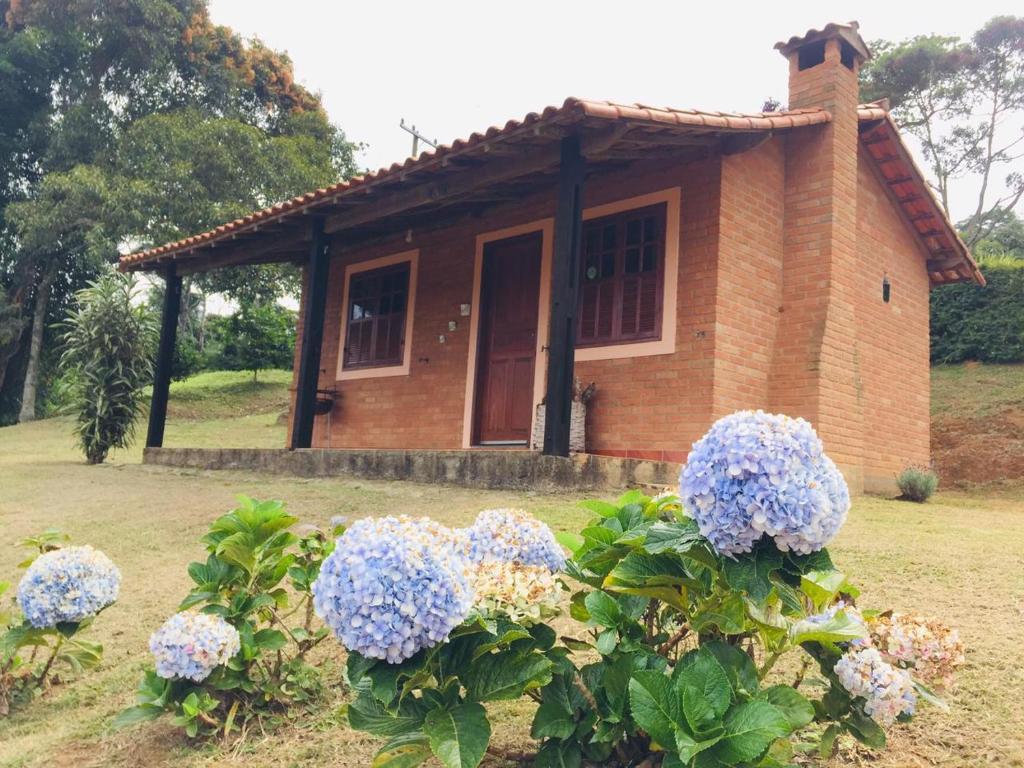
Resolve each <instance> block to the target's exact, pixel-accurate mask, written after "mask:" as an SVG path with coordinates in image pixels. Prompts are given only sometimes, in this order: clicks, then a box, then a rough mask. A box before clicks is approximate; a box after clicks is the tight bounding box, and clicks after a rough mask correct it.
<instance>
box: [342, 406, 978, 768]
mask: <svg viewBox="0 0 1024 768" xmlns="http://www.w3.org/2000/svg"><path fill="white" fill-rule="evenodd" d="M681 491H682V498H680V497H677V496H674V495H667V494H659V495H658V496H657V497H655V498H653V499H652V498H649V497H647V496H644V495H643V494H642V493H640V492H638V491H632V492H629V493H627V494H625V495H624V496H623V497H622V498H620V499H619V500H618V502H617V503H615V504H610V503H607V502H603V501H589V502H584V506H585V507H586V508H587V509H589V510H590V511H592V512H593V513H595V514H596V517H595V518H594V519H593V520H591V521H590V522H589V523H588V525H587V526H586V527H585V528H584V529H583V530H582V531H581V532H580V533H579V534H560V535H559V536H558V537H557V541H558V542H560V543H561V544H563V545H564V546H566V547H567V548H568V549H569V550H570V551H571V557H569V558H568V559H567V560H565V561H564V563H562V561H561V558H560V557H559V558H558V560H557V564H559V565H561V568H559V569H556V568H553V567H551V566H554V565H556V558H555V554H556V552H553V551H552V548H551V544H550V539H549V538H548V537H549V536H550V535H551V534H550V533H549V532H547V531H546V529H545V527H544V526H542V524H540V523H538V522H536V521H532V520H529V519H527V518H525V516H524V513H509V512H507V511H504V510H501V511H489V512H486V513H482V514H481V516H480V518H478V520H477V522H476V523H475V524H474V526H472V527H471V528H470V529H468V532H467V535H468V538H469V541H470V545H469V553H470V558H471V559H473V560H475V561H478V562H479V567H478V568H477V569H475V570H471V572H470V573H471V576H472V578H473V581H474V592H475V596H476V604H475V605H474V607H473V608H472V609H471V610H470V611H469V613H468V615H467V616H466V618H465V620H464V621H463V622H462V623H461V624H459V625H458V626H456V627H455V628H454V629H452V630H451V632H449V634H448V636H447V639H446V641H443V642H436V643H435V642H434V640H431V644H430V645H429V646H428V645H422V646H421V647H420V649H419V650H417V651H416V652H415V653H414V654H413V655H411V656H406V655H405V654H404V653H403V654H402V658H401V659H400V660H399V659H396V661H397V662H398V663H389V662H388V660H387V659H386V658H385V659H383V660H378V659H372V658H368V657H367V656H365V655H362V654H360V653H358V652H352V653H350V655H349V662H348V679H349V682H350V684H351V686H352V687H353V699H352V701H351V703H350V705H349V706H348V709H347V713H348V720H349V724H350V725H351V726H352V727H353V728H356V729H359V730H363V731H367V732H369V733H372V734H376V735H378V736H381V737H384V738H385V739H386V742H385V744H384V745H383V747H382V748H381V750H380V751H379V752H378V755H377V757H376V759H375V761H374V766H376V767H377V768H399V767H401V768H408V767H409V766H415V765H419V764H420V763H422V762H424V761H425V760H427V759H428V758H429V757H430V756H431V755H434V756H436V757H437V758H438V759H439V760H440V761H441V763H442V764H443V765H444V766H445V768H466V767H467V766H475V765H478V764H479V762H480V761H481V760H482V758H483V756H484V754H485V752H487V751H490V752H495V753H497V752H498V751H497V750H495V749H494V748H493V747H491V746H490V745H489V740H490V724H489V721H488V718H487V713H486V710H485V708H484V707H483V704H485V703H487V702H490V701H495V700H501V699H513V698H518V697H520V696H526V697H528V698H529V699H531V700H532V701H533V703H534V704H535V705H536V710H535V716H534V720H533V724H532V728H531V736H532V737H533V739H535V740H536V741H538V742H539V749H538V751H537V753H536V754H535V755H532V756H524V755H522V754H516V755H509V757H513V758H515V759H527V758H533V760H534V763H533V764H534V765H536V766H538V768H554V767H556V766H558V767H562V766H577V767H578V766H581V765H584V764H587V765H602V766H616V767H618V768H624V767H625V766H636V765H641V764H643V765H660V766H661V768H680V767H681V766H689V767H690V768H705V767H708V768H710V767H713V768H723V766H744V767H750V768H753V767H754V766H757V767H759V768H779V767H780V766H784V765H788V764H791V763H792V761H793V758H794V752H795V750H797V749H803V750H807V749H808V748H809V746H808V745H810V747H811V748H813V747H815V746H816V747H817V749H818V751H819V753H820V754H821V755H822V756H823V757H826V758H827V757H828V756H830V755H831V754H832V753H833V751H834V750H835V748H836V743H837V741H838V739H839V738H840V737H843V738H845V737H846V736H847V735H848V736H852V737H853V738H855V739H857V740H859V741H860V742H862V743H864V744H866V745H868V746H871V747H876V748H877V747H881V746H884V744H885V741H886V733H885V728H887V727H890V725H891V724H892V723H893V722H894V721H902V720H905V719H907V718H909V717H910V716H911V715H912V713H913V711H914V706H915V703H916V701H918V700H922V701H929V702H934V701H937V700H936V699H935V697H934V696H933V695H932V694H931V693H930V692H929V691H928V689H926V688H925V687H924V686H922V685H921V683H920V682H919V681H917V680H915V679H914V678H913V677H912V675H914V674H916V673H917V669H916V667H917V665H918V663H919V661H920V660H921V659H923V658H926V657H927V658H932V657H942V658H946V656H943V655H942V654H949V655H950V658H952V657H955V656H956V649H957V647H958V646H957V644H956V642H957V641H956V639H955V636H952V637H951V636H949V635H946V636H944V637H945V638H946V639H945V640H944V641H943V642H942V643H941V644H940V645H941V648H942V651H941V652H940V651H938V650H936V649H937V648H938V647H939V646H937V645H936V644H935V643H933V642H932V640H931V639H930V637H929V638H928V639H925V638H926V636H925V635H924V634H922V635H920V636H918V635H915V634H914V631H913V630H906V631H905V630H904V628H903V627H904V623H903V621H902V620H901V619H897V618H896V616H897V615H895V614H893V615H892V616H889V615H887V614H878V613H876V612H872V611H868V610H862V609H859V608H858V607H857V606H856V605H855V601H856V599H857V597H858V590H857V589H856V588H855V587H854V586H853V585H852V584H851V583H850V582H849V581H848V580H847V578H846V576H845V575H844V574H843V573H842V572H840V571H839V570H838V569H837V568H836V567H835V565H834V564H833V562H832V560H831V557H830V556H829V554H828V552H827V551H826V550H825V545H826V544H827V543H828V541H829V540H830V539H831V538H832V537H833V536H834V535H835V533H836V531H837V530H838V529H839V526H840V525H841V524H842V522H843V519H844V517H845V515H846V513H847V509H848V507H849V494H848V492H847V489H846V486H845V484H844V483H843V480H842V478H841V476H840V475H839V474H838V472H837V471H836V469H835V466H834V465H833V464H832V462H831V461H830V460H829V459H828V458H827V457H826V456H824V454H823V453H822V451H821V444H820V442H819V441H818V438H817V436H816V435H815V434H814V431H813V430H812V429H811V427H810V425H808V424H807V423H806V422H803V421H800V420H794V419H787V418H785V417H781V416H771V415H768V414H763V413H750V412H745V413H740V414H734V415H733V416H730V417H726V418H725V419H723V420H722V421H720V422H719V423H717V424H716V425H715V426H714V427H712V429H711V431H710V432H709V433H708V435H706V436H705V437H704V438H703V439H702V440H701V441H699V442H698V443H697V444H696V445H695V446H694V450H693V453H692V454H691V456H690V460H689V462H688V463H687V466H686V468H685V469H684V471H683V474H682V478H681ZM691 515H692V516H691ZM423 530H424V529H423V527H422V526H420V529H419V532H417V533H415V537H419V538H418V539H417V540H418V541H421V542H422V537H423V535H424V534H423ZM435 530H436V529H435ZM392 535H393V538H394V539H395V540H398V539H401V538H403V537H404V536H408V535H412V534H410V532H409V529H408V528H405V529H402V530H398V529H394V530H393V533H392ZM427 538H428V542H427V544H426V545H425V546H426V547H427V549H429V550H430V551H431V552H432V555H431V557H437V558H441V559H444V558H449V557H458V556H459V554H460V553H462V552H463V551H464V550H463V549H462V547H463V539H462V537H460V536H459V535H458V534H457V533H455V534H452V533H450V532H449V533H443V532H442V533H441V535H438V536H435V537H433V538H432V541H430V538H431V537H427ZM535 542H536V543H535ZM390 543H391V546H392V547H395V546H396V544H395V541H394V540H392V541H391V542H390ZM343 545H344V539H343V540H342V542H341V543H339V550H338V551H339V552H340V551H341V550H342V549H343V548H344V546H343ZM403 546H408V545H403ZM452 549H454V550H455V554H452V553H451V550H452ZM446 550H447V552H446ZM539 553H540V554H539ZM556 570H557V573H556V574H555V573H552V571H556ZM541 573H547V576H548V577H549V578H550V579H551V580H552V581H554V582H556V583H560V584H561V586H564V587H566V588H568V589H569V590H570V591H571V596H570V597H569V599H568V601H567V603H568V609H569V614H570V616H571V618H572V619H574V620H575V621H576V622H577V623H578V625H579V629H578V630H577V631H576V632H573V633H571V634H569V635H566V634H565V633H564V630H563V634H562V636H561V637H560V638H559V637H558V635H557V634H556V632H555V631H554V629H553V628H552V627H551V626H550V625H549V624H547V623H545V619H546V618H547V616H546V615H545V614H546V612H543V613H541V615H540V616H538V615H537V614H535V613H530V614H527V613H524V612H521V611H522V609H523V608H525V606H529V605H534V604H537V605H539V604H542V603H546V604H547V605H548V606H551V603H550V602H548V601H549V595H550V591H549V586H550V583H549V582H545V581H543V580H542V577H541ZM445 589H448V590H450V589H452V586H451V585H449V586H448V587H446V588H445ZM371 602H372V600H371ZM869 625H871V626H873V627H874V630H875V631H874V634H873V635H871V634H869ZM915 626H916V625H915ZM896 627H900V629H899V630H897V629H896ZM911 637H914V638H918V639H917V640H910V639H909V638H911ZM910 646H914V649H915V650H914V651H913V652H910V651H908V650H907V649H908V647H910ZM890 648H892V649H893V650H892V651H891V652H890V651H889V650H888V649H890ZM960 650H961V652H962V649H960ZM888 653H891V654H892V655H891V656H890V655H887V654H888ZM788 654H793V655H794V656H796V657H800V658H802V660H803V661H802V664H801V663H798V664H796V665H777V662H778V661H779V660H780V659H781V658H783V657H784V656H786V655H788ZM911 659H913V660H911ZM911 667H913V668H911ZM780 669H790V670H792V669H799V671H798V672H796V673H795V675H794V673H793V672H792V671H790V672H789V673H787V674H784V673H782V672H781V671H779V670H780Z"/></svg>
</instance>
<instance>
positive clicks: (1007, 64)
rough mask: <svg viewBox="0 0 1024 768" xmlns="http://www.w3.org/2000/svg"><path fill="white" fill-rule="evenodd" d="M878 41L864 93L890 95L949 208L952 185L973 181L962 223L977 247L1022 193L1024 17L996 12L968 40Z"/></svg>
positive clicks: (863, 82) (895, 113)
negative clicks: (970, 206) (970, 204)
mask: <svg viewBox="0 0 1024 768" xmlns="http://www.w3.org/2000/svg"><path fill="white" fill-rule="evenodd" d="M872 47H873V49H874V50H875V52H876V56H875V58H874V59H873V60H872V61H870V62H868V64H867V65H866V66H864V67H863V68H862V69H861V97H862V99H863V100H865V101H871V100H875V99H880V98H888V99H889V100H890V102H891V104H892V109H893V117H894V119H895V120H896V122H897V123H898V124H899V125H900V127H901V128H902V129H903V130H905V131H906V132H907V133H909V134H911V135H912V136H914V137H915V138H916V139H917V140H918V141H919V142H920V145H921V149H922V151H923V153H924V156H925V159H926V162H927V163H928V166H929V169H930V170H931V172H932V176H933V178H932V181H931V184H932V186H933V188H934V189H935V191H936V193H937V195H938V197H939V200H940V201H941V202H942V205H943V206H944V207H945V209H946V212H947V213H950V188H951V185H953V184H954V183H956V182H957V181H958V180H960V179H964V178H970V179H972V180H974V182H975V183H976V184H977V187H978V195H977V201H976V204H975V205H974V207H973V209H972V210H971V211H969V213H968V215H967V216H966V218H964V219H963V221H962V223H961V225H960V227H961V230H962V232H963V235H964V239H965V241H966V242H967V244H968V245H969V246H972V247H973V246H974V245H975V244H976V243H978V242H979V241H980V240H982V239H984V238H986V237H987V236H988V235H989V234H991V232H992V231H993V229H994V228H996V227H997V226H999V223H1000V222H1001V221H1003V220H1005V218H1006V215H1007V214H1008V213H1009V212H1012V211H1013V210H1014V209H1015V208H1016V207H1017V206H1018V204H1019V203H1020V201H1021V199H1022V198H1024V174H1022V173H1021V171H1020V160H1021V158H1022V157H1024V130H1022V129H1021V123H1022V122H1024V18H1018V17H1013V16H998V17H996V18H993V19H992V20H990V21H989V22H988V23H987V24H985V26H983V27H982V28H981V29H979V30H978V31H977V32H976V33H975V34H974V35H973V36H972V37H971V39H970V40H967V41H963V40H960V39H959V38H956V37H942V36H937V35H929V36H921V37H914V38H911V39H909V40H904V41H903V42H900V43H891V42H886V41H877V42H875V43H874V44H873V46H872ZM999 177H1002V179H1000V178H999ZM1000 180H1001V181H1003V189H1001V190H999V191H996V190H995V188H996V186H997V185H998V183H999V181H1000Z"/></svg>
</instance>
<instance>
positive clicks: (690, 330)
mask: <svg viewBox="0 0 1024 768" xmlns="http://www.w3.org/2000/svg"><path fill="white" fill-rule="evenodd" d="M719 167H720V166H719V162H718V161H717V160H708V161H702V162H698V163H692V164H680V163H677V164H668V165H666V164H664V163H660V164H657V165H653V164H652V165H647V166H642V165H638V166H633V167H632V168H631V169H629V170H628V171H624V172H618V173H614V174H604V175H601V176H597V177H592V178H590V179H588V182H587V187H586V190H585V201H584V205H585V206H586V207H590V206H595V205H601V204H604V203H608V202H614V201H616V200H621V199H623V198H629V197H633V196H637V195H641V194H645V193H648V192H653V191H657V190H661V189H666V188H669V187H681V189H682V200H681V205H680V210H681V214H680V215H681V222H680V225H681V226H680V231H681V234H680V239H681V248H680V267H679V293H678V309H677V319H678V325H677V345H676V348H677V351H676V353H675V354H674V355H656V356H648V357H641V358H633V359H622V360H597V361H587V362H580V363H578V364H577V375H578V376H579V377H580V378H581V379H583V380H585V381H595V382H597V385H598V396H597V398H596V400H595V401H594V402H593V405H592V408H591V409H590V413H589V417H588V432H589V437H588V443H589V444H590V446H591V447H592V449H594V450H597V451H601V452H606V453H608V454H612V455H623V454H627V453H628V454H629V455H630V456H637V457H640V456H641V455H642V456H643V457H648V458H668V459H670V460H677V461H682V460H683V459H684V458H685V456H686V453H687V452H688V450H689V446H690V444H691V443H692V442H693V440H695V439H696V438H697V437H699V436H700V435H701V434H702V433H703V432H704V431H705V430H706V429H707V426H708V423H709V418H710V411H711V377H712V369H713V364H714V360H713V350H712V344H713V336H714V334H713V323H714V282H713V279H712V278H713V272H714V260H715V253H716V250H717V236H718V182H719ZM553 215H554V196H553V190H552V193H551V194H547V195H543V196H538V197H535V198H530V199H526V200H523V201H522V202H520V203H518V204H517V205H516V206H515V207H514V208H507V209H504V210H496V211H494V212H492V213H490V214H487V215H484V216H481V217H479V218H474V219H469V220H464V221H462V222H460V223H456V224H453V225H452V226H450V227H448V228H445V229H439V230H436V231H433V232H425V233H422V234H417V233H414V235H413V239H412V242H406V241H405V240H404V238H396V239H394V240H391V241H387V242H382V243H379V244H376V245H373V246H371V247H363V248H360V249H358V250H355V251H346V250H345V248H344V245H343V243H342V242H341V240H339V239H336V240H335V241H334V242H332V250H331V253H332V260H331V269H330V276H329V279H328V300H327V313H326V320H325V327H324V345H323V349H322V352H321V365H320V367H321V374H320V387H321V388H327V387H336V388H337V390H338V391H339V393H340V398H339V400H338V401H337V402H336V404H335V407H334V409H333V411H332V412H331V413H330V414H329V415H324V416H318V417H317V419H316V425H315V429H314V438H313V444H314V446H316V447H355V448H384V447H403V448H460V447H462V434H463V423H462V421H463V412H464V402H465V384H466V370H467V362H468V355H469V318H465V317H460V316H459V305H460V304H463V303H472V301H473V297H472V286H473V264H474V256H475V241H476V236H477V235H478V234H481V233H485V232H489V231H493V230H497V229H502V228H505V227H511V226H516V225H519V224H524V223H528V222H531V221H535V220H538V219H541V218H545V217H549V216H553ZM413 248H418V249H419V252H420V256H419V259H420V261H419V281H418V286H417V294H416V312H415V319H414V324H413V334H412V364H411V370H410V374H409V375H408V376H393V377H383V378H370V379H359V380H346V381H340V382H338V381H335V371H336V369H337V362H338V352H339V333H340V324H341V312H342V308H341V301H342V293H343V287H344V286H343V278H344V268H345V265H346V264H350V263H354V262H358V261H364V260H368V259H373V258H377V257H380V256H385V255H389V254H392V253H396V252H399V251H404V250H410V249H413ZM473 311H477V307H475V306H474V307H473ZM449 320H455V321H456V322H457V323H458V326H459V327H458V330H456V331H454V332H452V331H448V321H449ZM442 334H443V335H444V336H445V337H446V341H445V343H441V342H440V341H439V338H438V337H439V336H440V335H442ZM544 362H545V361H543V360H540V359H539V360H538V361H537V364H538V365H541V366H543V365H544ZM653 424H657V425H658V428H657V429H652V427H651V425H653Z"/></svg>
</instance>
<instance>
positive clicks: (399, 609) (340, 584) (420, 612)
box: [313, 517, 473, 663]
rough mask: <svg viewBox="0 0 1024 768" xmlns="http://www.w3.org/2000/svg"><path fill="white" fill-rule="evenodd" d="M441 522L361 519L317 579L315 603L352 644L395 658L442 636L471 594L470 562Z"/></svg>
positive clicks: (345, 642) (374, 656) (376, 655)
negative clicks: (446, 536)
mask: <svg viewBox="0 0 1024 768" xmlns="http://www.w3.org/2000/svg"><path fill="white" fill-rule="evenodd" d="M439 529H440V526H437V524H436V523H433V522H432V521H430V520H428V519H425V518H424V519H420V520H414V519H412V518H408V517H401V518H398V517H385V518H382V519H372V518H367V519H364V520H359V521H358V522H356V523H355V524H354V525H352V527H351V528H349V529H348V530H347V531H346V532H345V535H344V536H342V537H341V539H340V540H339V541H338V546H337V547H336V548H335V550H334V552H333V553H331V555H330V556H329V557H328V558H327V559H326V560H325V561H324V563H323V567H322V568H321V569H320V575H319V577H318V578H317V580H316V581H315V582H314V583H313V607H314V609H315V610H316V613H317V615H319V616H320V618H322V619H323V620H324V621H325V622H326V623H327V625H328V626H329V627H330V628H331V629H332V630H333V631H334V634H335V635H336V636H337V637H338V639H339V640H340V641H341V642H342V644H343V645H344V646H345V647H346V648H347V649H348V650H350V651H354V652H357V653H360V654H362V655H363V656H365V657H367V658H371V659H386V660H387V661H388V662H391V663H398V662H401V661H404V660H405V659H408V658H410V657H412V656H414V655H415V654H416V653H418V652H419V651H421V650H423V649H425V648H432V647H433V646H435V645H437V644H438V643H441V642H443V641H444V640H445V639H446V638H447V637H448V635H449V633H450V632H451V631H452V630H453V629H454V628H455V627H457V626H458V625H459V624H461V623H462V622H463V621H464V620H465V618H466V615H467V613H468V612H469V609H470V606H471V605H472V601H473V590H472V587H471V585H470V581H469V562H468V560H467V559H466V557H464V556H463V555H462V554H461V553H460V552H459V549H458V547H456V546H453V539H452V538H451V537H450V536H449V537H448V539H447V540H445V538H444V536H445V532H442V531H441V530H439Z"/></svg>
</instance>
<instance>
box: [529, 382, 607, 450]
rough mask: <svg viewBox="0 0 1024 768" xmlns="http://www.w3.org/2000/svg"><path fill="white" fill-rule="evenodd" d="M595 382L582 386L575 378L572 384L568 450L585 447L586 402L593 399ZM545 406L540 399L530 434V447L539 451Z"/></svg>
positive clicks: (541, 443)
mask: <svg viewBox="0 0 1024 768" xmlns="http://www.w3.org/2000/svg"><path fill="white" fill-rule="evenodd" d="M596 393H597V384H595V383H594V382H593V381H592V382H590V383H589V384H587V385H586V386H583V382H581V381H580V380H579V378H576V379H574V380H573V384H572V411H571V413H570V415H569V450H570V451H572V452H573V453H583V452H584V451H585V450H586V447H587V403H589V402H590V401H591V400H593V399H594V395H595V394H596ZM546 411H547V407H546V405H545V403H544V401H543V400H542V401H541V402H540V403H539V404H538V405H537V413H536V415H535V416H534V419H533V434H532V435H531V436H530V447H531V448H533V449H534V450H536V451H539V450H540V449H541V448H543V447H544V420H545V413H546Z"/></svg>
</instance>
